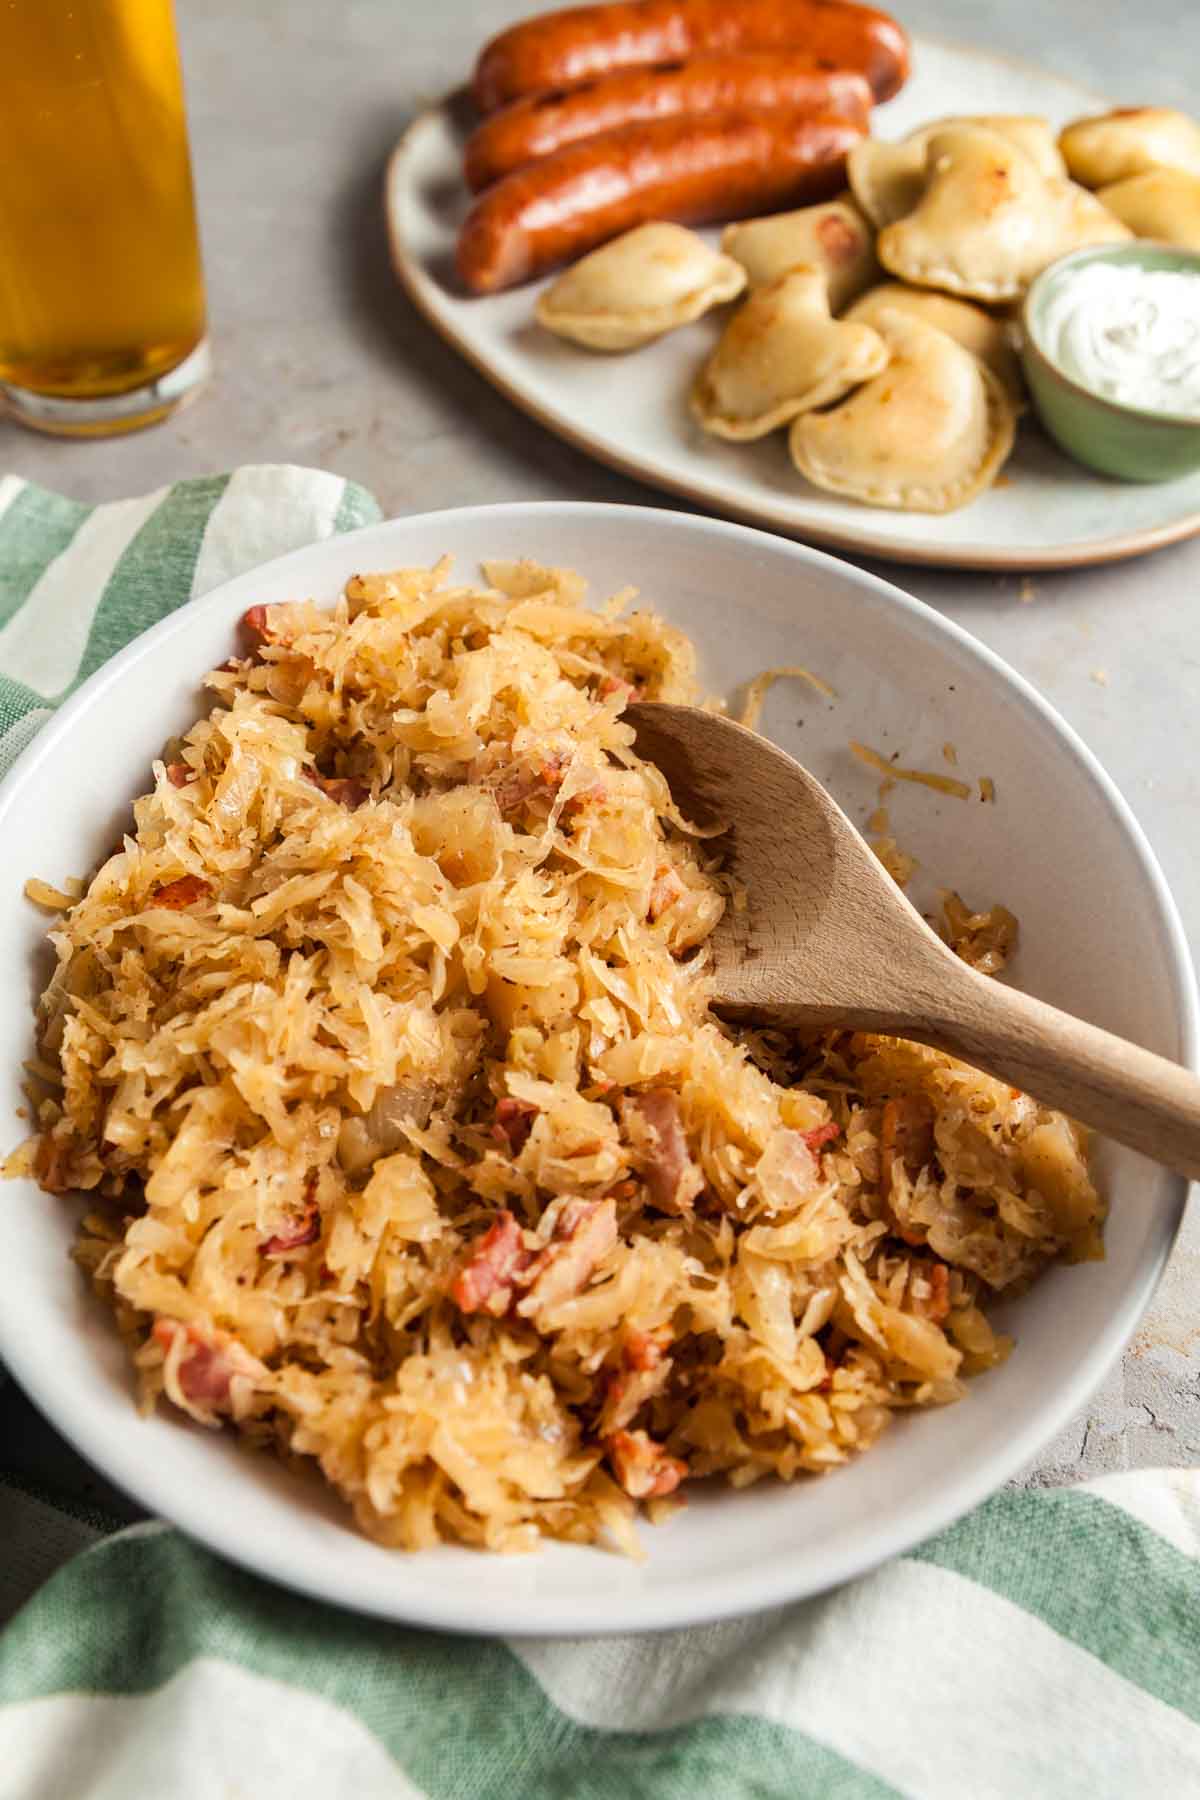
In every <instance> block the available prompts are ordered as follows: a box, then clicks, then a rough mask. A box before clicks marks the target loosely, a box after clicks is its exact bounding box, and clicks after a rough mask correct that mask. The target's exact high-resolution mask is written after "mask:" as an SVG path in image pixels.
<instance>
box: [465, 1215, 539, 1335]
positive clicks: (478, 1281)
mask: <svg viewBox="0 0 1200 1800" xmlns="http://www.w3.org/2000/svg"><path fill="white" fill-rule="evenodd" d="M529 1261H530V1256H529V1252H528V1250H526V1248H525V1240H524V1238H523V1237H522V1235H521V1227H520V1226H519V1225H518V1224H517V1221H516V1219H515V1218H514V1217H513V1215H512V1213H510V1212H507V1211H505V1212H502V1213H500V1214H499V1215H498V1216H497V1218H496V1220H495V1223H494V1224H492V1225H490V1226H489V1227H488V1229H487V1231H485V1232H484V1234H483V1236H482V1237H481V1238H480V1239H479V1242H478V1243H477V1244H476V1246H475V1248H474V1250H472V1252H471V1254H470V1255H469V1256H468V1257H467V1260H466V1261H465V1262H464V1263H463V1265H462V1267H461V1269H460V1270H459V1271H458V1274H457V1275H456V1276H455V1277H454V1280H453V1281H452V1282H451V1284H450V1298H451V1299H452V1300H453V1301H454V1303H455V1305H456V1306H457V1307H458V1308H459V1310H460V1311H461V1312H465V1313H476V1312H486V1313H490V1314H491V1315H492V1317H493V1318H495V1319H498V1318H500V1317H502V1315H503V1314H504V1313H506V1312H507V1311H508V1309H509V1306H510V1305H511V1303H512V1298H513V1289H514V1285H515V1283H516V1279H517V1276H518V1275H520V1274H521V1273H522V1272H523V1270H524V1269H525V1268H527V1267H528V1264H529Z"/></svg>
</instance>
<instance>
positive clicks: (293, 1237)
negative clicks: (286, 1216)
mask: <svg viewBox="0 0 1200 1800" xmlns="http://www.w3.org/2000/svg"><path fill="white" fill-rule="evenodd" d="M315 1188H316V1182H315V1181H312V1180H310V1181H309V1182H308V1183H307V1184H306V1186H305V1189H304V1210H303V1212H301V1213H299V1214H298V1215H297V1216H296V1218H294V1219H293V1220H292V1222H291V1224H290V1225H288V1226H286V1227H285V1229H284V1230H283V1231H277V1232H276V1233H275V1235H274V1236H273V1237H269V1238H268V1239H267V1240H266V1242H265V1243H264V1245H263V1247H262V1253H263V1255H264V1256H286V1255H287V1253H288V1251H289V1250H303V1249H304V1247H305V1245H306V1244H315V1243H316V1241H317V1239H318V1238H319V1237H320V1235H321V1209H320V1207H319V1206H318V1205H317V1200H316V1193H315Z"/></svg>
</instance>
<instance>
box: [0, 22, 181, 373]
mask: <svg viewBox="0 0 1200 1800" xmlns="http://www.w3.org/2000/svg"><path fill="white" fill-rule="evenodd" d="M203 336H204V281H203V275H202V272H201V267H200V252H199V246H198V243H197V237H196V213H195V203H194V199H193V194H192V173H191V162H190V158H189V155H188V142H187V122H186V118H185V115H184V103H183V86H182V81H181V77H180V70H179V53H178V49H177V46H176V41H175V22H174V16H173V13H172V7H171V0H0V382H6V383H9V384H11V385H12V386H13V387H16V388H23V389H28V390H32V392H34V393H36V394H40V395H50V396H59V397H61V398H64V399H71V398H74V399H89V398H99V397H101V396H104V395H112V394H121V393H126V392H128V391H129V390H131V389H135V388H139V387H142V386H144V385H145V384H146V383H148V382H152V381H154V380H156V379H157V378H158V377H160V376H162V375H163V374H165V373H166V371H167V370H169V369H172V368H174V367H175V366H176V364H178V363H180V362H182V361H183V359H184V358H185V357H186V356H188V355H189V354H190V352H191V351H192V350H194V349H195V348H196V346H197V345H198V344H199V343H200V341H201V339H202V338H203Z"/></svg>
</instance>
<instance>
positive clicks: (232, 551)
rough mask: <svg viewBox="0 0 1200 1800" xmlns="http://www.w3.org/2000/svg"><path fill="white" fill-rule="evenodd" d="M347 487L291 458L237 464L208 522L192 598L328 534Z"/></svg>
mask: <svg viewBox="0 0 1200 1800" xmlns="http://www.w3.org/2000/svg"><path fill="white" fill-rule="evenodd" d="M345 491H346V483H345V480H344V479H343V477H342V476H340V475H330V474H329V473H328V472H327V471H325V470H323V469H300V468H295V467H293V466H292V465H291V464H288V463H251V464H248V465H247V466H246V467H245V468H242V469H235V470H234V472H233V474H232V475H231V476H230V479H229V484H228V486H227V487H226V489H225V492H224V493H223V494H222V495H221V498H220V499H219V500H218V501H217V504H216V505H215V506H214V507H213V510H212V514H211V516H210V518H209V521H208V524H207V526H206V527H205V531H204V537H203V540H202V542H201V545H200V554H199V556H198V557H197V558H196V567H195V570H194V572H193V575H192V596H193V598H194V597H195V596H196V595H197V594H207V593H209V592H210V591H211V589H213V588H215V587H219V586H220V585H221V583H222V582H223V581H230V580H232V578H233V576H235V575H240V574H242V572H243V571H244V570H246V569H256V568H257V567H258V566H259V564H260V563H265V562H270V561H271V559H272V557H275V556H282V555H284V553H285V552H286V551H288V550H298V549H299V548H300V546H301V545H302V544H312V543H315V542H316V541H317V539H318V538H327V537H329V536H330V535H331V533H332V531H333V527H334V523H335V521H336V519H337V515H338V508H339V507H340V506H341V504H342V496H343V494H344V493H345ZM303 597H304V596H303V595H301V594H298V595H297V596H296V598H297V599H303Z"/></svg>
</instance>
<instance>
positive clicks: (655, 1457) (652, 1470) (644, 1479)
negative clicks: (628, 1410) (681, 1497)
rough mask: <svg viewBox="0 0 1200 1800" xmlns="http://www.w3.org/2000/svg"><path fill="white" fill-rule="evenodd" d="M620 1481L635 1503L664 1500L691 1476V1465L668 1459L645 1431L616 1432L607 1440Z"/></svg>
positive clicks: (608, 1449)
mask: <svg viewBox="0 0 1200 1800" xmlns="http://www.w3.org/2000/svg"><path fill="white" fill-rule="evenodd" d="M604 1447H605V1449H606V1450H607V1451H608V1459H609V1461H610V1462H611V1463H612V1466H613V1473H614V1474H615V1475H616V1478H617V1480H618V1481H619V1482H620V1484H621V1486H622V1487H623V1488H624V1489H625V1492H626V1493H627V1494H629V1495H630V1496H631V1497H632V1498H633V1499H634V1500H661V1499H662V1497H663V1495H664V1494H673V1493H674V1492H675V1489H676V1488H677V1487H678V1486H679V1484H680V1482H681V1481H682V1480H683V1479H684V1477H685V1476H686V1475H687V1472H688V1470H687V1464H686V1463H685V1462H681V1461H680V1459H679V1457H677V1456H668V1454H667V1452H666V1451H665V1450H664V1449H663V1447H662V1445H661V1444H656V1443H655V1441H654V1439H653V1438H652V1437H651V1436H650V1434H649V1433H648V1432H645V1431H614V1432H613V1433H612V1435H611V1436H610V1437H608V1438H607V1439H606V1440H605V1445H604Z"/></svg>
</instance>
